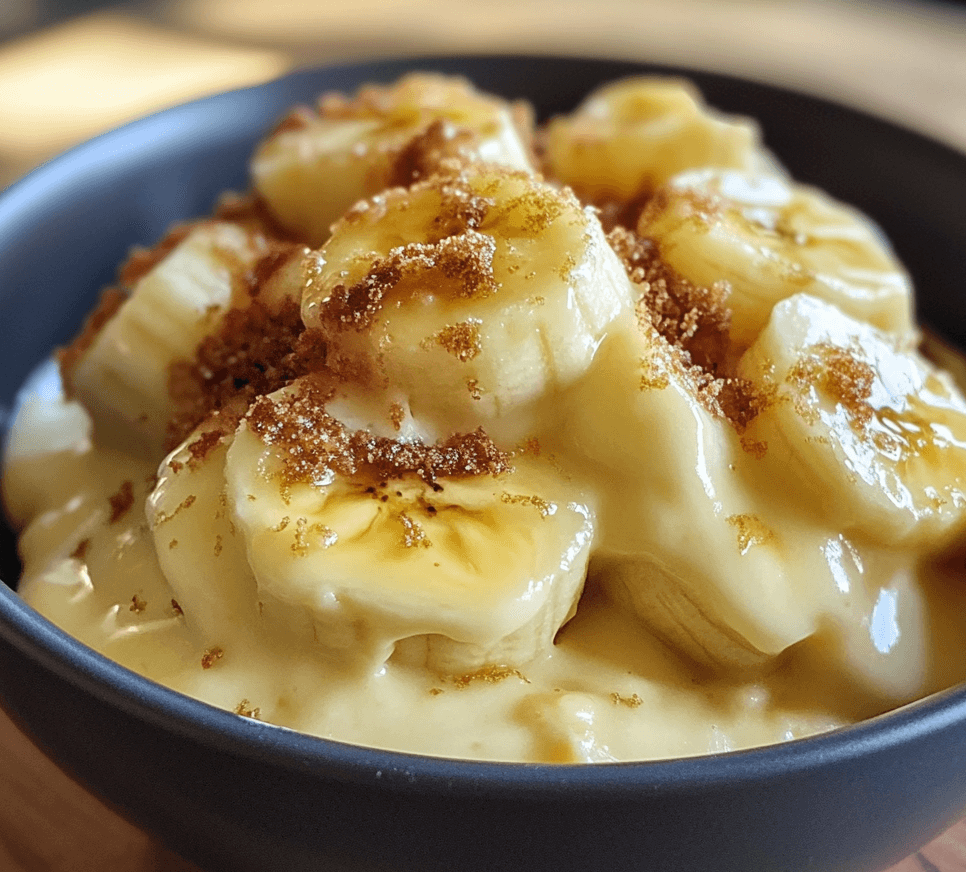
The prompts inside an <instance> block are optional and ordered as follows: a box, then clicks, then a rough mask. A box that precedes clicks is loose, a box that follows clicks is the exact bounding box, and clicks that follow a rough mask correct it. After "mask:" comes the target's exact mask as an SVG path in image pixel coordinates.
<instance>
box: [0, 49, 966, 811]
mask: <svg viewBox="0 0 966 872" xmlns="http://www.w3.org/2000/svg"><path fill="white" fill-rule="evenodd" d="M497 59H499V60H501V61H506V60H508V59H509V60H513V61H517V62H530V63H537V64H563V63H568V62H570V63H573V62H579V63H588V64H598V65H600V66H601V67H604V66H610V67H612V68H614V69H615V70H621V69H623V70H626V71H627V72H628V73H630V72H634V71H637V72H645V71H651V72H656V73H661V74H671V75H674V74H677V75H683V76H689V77H695V78H704V79H716V80H720V81H722V82H733V83H735V84H739V85H740V86H742V87H749V86H750V87H753V88H756V89H762V90H764V91H770V92H772V93H774V94H778V95H781V94H787V95H794V96H795V97H796V98H797V99H802V100H806V101H811V102H813V103H814V104H816V105H818V106H821V107H824V108H826V109H827V108H832V109H834V110H835V111H838V112H844V113H847V114H848V115H850V116H852V117H858V118H861V119H863V120H864V121H865V122H866V123H871V124H873V125H875V126H878V127H879V128H880V129H882V130H886V131H888V134H889V135H891V136H897V135H901V136H905V137H912V138H914V141H915V143H916V145H917V147H920V148H926V149H929V150H930V151H931V153H932V154H935V155H936V156H937V157H939V156H940V155H941V156H942V157H943V159H944V160H950V159H951V160H953V161H954V162H955V163H956V164H957V165H958V166H959V167H960V168H961V169H962V170H963V172H966V154H964V153H962V152H960V151H958V150H957V149H955V148H954V147H952V146H950V145H947V144H944V143H942V142H939V141H938V140H935V139H932V138H930V137H929V136H927V135H924V134H922V133H920V132H918V131H916V130H914V129H912V128H909V127H905V126H903V124H902V123H901V122H895V121H891V120H886V119H884V118H881V117H879V116H877V115H875V114H873V113H870V112H868V111H866V110H864V109H860V108H854V107H850V106H848V105H846V104H844V103H839V102H837V101H835V100H833V99H828V98H825V97H820V96H816V95H814V94H811V93H808V92H806V91H802V90H797V89H794V88H790V87H788V86H786V85H774V84H770V83H768V82H765V81H760V80H756V79H752V78H746V77H744V76H739V75H732V74H727V73H721V72H717V71H710V70H704V69H700V68H692V67H678V66H669V65H666V64H659V63H650V62H647V61H630V60H622V59H607V58H595V57H592V56H562V55H554V54H546V55H539V54H536V55H533V54H496V53H494V54H467V55H427V56H424V57H405V56H399V57H391V58H380V59H378V60H372V61H357V62H348V63H338V64H331V65H324V66H320V67H308V68H300V69H296V70H293V71H291V72H289V73H287V74H285V75H283V76H280V77H278V78H275V79H272V80H270V81H267V82H264V83H261V84H256V85H251V86H247V87H244V88H237V89H232V90H229V91H223V92H219V93H217V94H212V95H209V96H205V97H201V98H199V99H196V100H192V101H189V102H186V103H181V104H177V105H175V106H171V107H169V108H166V109H162V110H160V111H158V112H154V113H152V114H150V115H147V116H144V117H141V118H138V119H135V120H133V121H131V122H128V123H127V124H124V125H123V126H121V127H118V128H116V129H113V130H109V131H107V132H105V133H102V134H100V135H98V136H97V137H94V138H93V139H89V140H87V141H85V142H83V143H80V144H78V145H76V146H74V147H72V148H71V149H69V150H68V151H65V152H63V153H61V154H59V155H57V156H55V157H53V158H51V159H50V160H48V161H46V162H45V163H43V164H42V165H40V166H39V167H37V168H36V169H34V170H32V171H31V172H30V173H28V174H27V175H26V176H24V177H23V178H21V179H19V180H17V181H15V182H13V183H12V184H11V185H10V186H8V187H7V188H6V189H5V190H3V191H0V228H2V227H4V226H5V225H6V224H7V222H9V221H12V220H16V218H17V215H18V214H19V213H20V212H21V210H30V209H31V203H32V201H33V200H34V199H35V197H36V192H37V191H38V189H42V188H44V187H46V186H49V185H54V184H58V183H60V181H61V180H62V179H63V178H64V177H65V176H75V175H77V173H78V170H82V171H86V170H89V169H91V168H94V167H97V166H98V165H100V164H101V163H102V161H103V160H104V153H105V149H104V146H105V145H108V144H113V145H114V146H115V147H117V148H122V149H123V148H126V147H130V146H131V145H132V144H134V145H137V147H138V148H139V149H141V148H143V147H144V144H145V143H146V142H147V143H150V142H151V141H152V140H151V137H150V136H149V132H150V131H151V130H152V129H157V128H158V127H159V126H161V127H163V126H166V125H167V124H168V123H169V122H170V119H171V118H172V117H174V116H177V115H179V114H184V113H189V114H192V113H196V112H207V111H208V110H209V108H210V107H211V106H212V105H213V104H215V103H216V102H218V101H230V100H235V99H239V98H240V97H242V96H244V95H246V94H252V93H254V92H266V93H268V92H272V91H275V90H281V89H284V88H285V86H286V85H288V84H292V83H296V84H297V83H298V82H300V81H302V80H305V81H311V80H313V79H314V78H315V77H318V76H319V75H324V74H327V73H331V72H333V71H340V72H344V73H347V74H352V73H353V72H354V71H360V72H361V71H363V70H365V71H367V74H370V75H371V76H372V77H373V78H375V77H378V76H381V75H384V74H385V73H387V72H389V73H396V74H398V72H399V71H400V70H403V69H424V68H432V67H437V66H450V67H455V66H459V65H462V64H471V63H486V62H492V61H494V60H497ZM160 139H161V143H160V147H163V137H161V138H160ZM158 147H159V144H158V143H157V142H155V144H154V145H153V146H149V148H148V149H147V151H148V153H150V152H151V150H152V149H155V148H158ZM2 411H3V410H2V409H0V412H2ZM0 429H2V430H3V431H4V432H3V434H2V435H3V442H4V443H5V442H6V436H7V434H6V432H5V431H6V426H5V422H4V421H3V420H2V415H0ZM0 637H2V638H3V639H4V640H5V641H6V642H8V643H10V644H11V645H12V646H13V647H14V648H16V649H17V650H18V651H19V652H20V653H22V654H23V655H25V656H26V657H28V658H30V659H31V660H32V661H34V662H36V663H38V664H39V665H41V666H42V667H43V668H44V669H46V670H48V671H49V672H50V673H52V674H54V675H56V676H58V677H59V678H61V679H64V680H65V681H67V682H69V683H70V684H72V685H74V686H75V687H76V688H78V689H80V690H82V691H85V692H86V693H88V694H90V695H92V696H94V697H95V698H97V699H98V700H100V701H101V702H103V703H106V704H108V705H110V706H112V707H115V708H117V709H119V710H121V711H123V712H125V713H127V714H129V715H131V716H133V717H135V718H137V719H139V720H144V721H146V722H148V723H150V724H152V725H153V726H155V727H158V728H160V729H162V730H165V731H167V732H170V733H172V734H177V735H179V736H181V737H183V738H185V739H189V740H191V741H193V742H195V743H197V744H199V745H202V746H217V748H218V749H219V750H220V751H229V752H230V753H232V754H233V755H236V756H238V757H242V758H247V759H251V760H271V762H272V763H273V764H274V765H282V766H283V767H285V768H287V769H289V770H293V771H300V772H304V773H308V774H312V775H318V774H325V775H327V776H329V777H332V778H336V779H338V780H341V781H345V782H355V783H362V784H373V783H378V784H379V785H381V786H383V787H386V788H389V789H393V790H400V791H405V792H419V793H433V794H435V795H450V796H475V795H481V794H487V795H490V796H492V795H501V796H506V797H515V798H523V797H525V798H527V799H530V800H537V801H550V800H553V799H557V798H559V797H560V796H561V794H562V793H563V792H564V791H566V792H568V794H569V793H570V792H571V791H573V790H579V791H580V795H581V796H582V797H584V798H586V799H589V800H592V801H593V800H621V799H623V798H629V797H633V796H637V795H641V794H642V793H643V792H653V790H654V789H655V788H661V789H662V790H664V791H670V792H674V793H678V794H685V795H686V794H690V793H697V792H699V791H701V792H704V791H706V790H707V789H708V787H709V786H712V787H713V786H715V785H724V784H729V785H735V784H746V785H752V784H755V783H763V782H767V781H770V780H772V779H773V778H786V777H788V776H789V775H794V774H796V773H803V772H806V771H809V770H813V769H814V768H816V767H818V766H828V765H831V764H835V763H840V762H849V761H852V762H854V761H857V760H859V759H861V758H866V757H872V756H874V755H877V754H881V753H888V752H889V751H891V750H894V749H896V748H898V747H900V746H901V745H903V744H905V743H908V742H912V741H915V740H916V739H918V738H922V737H925V736H928V735H930V734H934V733H937V732H940V731H942V730H945V729H947V728H950V727H953V726H955V725H957V724H962V723H964V722H966V683H964V684H960V685H956V686H954V687H951V688H948V689H946V690H943V691H940V692H937V693H934V694H931V695H929V696H927V697H924V698H922V699H919V700H916V701H914V702H911V703H908V704H906V705H903V706H901V707H898V708H896V709H893V710H890V711H888V712H885V713H883V714H881V715H877V716H875V717H872V718H868V719H866V720H863V721H860V722H858V723H856V724H852V725H847V726H843V727H839V728H836V729H834V730H831V731H828V732H824V733H820V734H817V735H811V736H807V737H804V738H797V739H791V740H788V741H785V742H781V743H778V744H773V745H766V746H759V747H754V748H748V749H743V750H735V751H726V752H719V753H710V754H702V755H697V756H689V757H675V758H667V759H657V760H653V759H652V760H643V761H628V762H613V763H592V764H588V763H574V764H556V763H521V762H503V761H490V760H464V759H456V758H446V757H432V756H425V755H419V754H413V753H406V752H400V751H389V750H384V749H380V748H371V747H366V746H361V745H352V744H348V743H345V742H341V741H336V740H332V739H325V738H319V737H315V736H311V735H308V734H304V733H300V732H297V731H295V730H291V729H288V728H285V727H280V726H276V725H273V724H269V723H265V722H261V721H257V720H253V719H250V718H246V717H242V716H239V715H236V714H234V713H232V712H229V711H227V710H224V709H220V708H217V707H215V706H212V705H210V704H208V703H205V702H202V701H200V700H197V699H194V698H191V697H188V696H186V695H184V694H182V693H180V692H178V691H175V690H172V689H170V688H168V687H165V686H163V685H160V684H158V683H156V682H154V681H152V680H151V679H148V678H146V677H144V676H142V675H139V674H138V673H135V672H133V671H131V670H129V669H127V668H126V667H123V666H121V665H120V664H118V663H116V662H114V661H112V660H110V659H109V658H107V657H106V656H104V655H101V654H99V653H97V652H96V651H94V650H93V649H91V648H89V647H88V646H87V645H85V644H83V643H82V642H80V641H78V640H77V639H75V638H73V637H72V636H70V635H69V634H67V633H66V632H64V631H63V630H61V629H59V628H58V627H57V626H56V625H54V624H53V623H52V622H50V621H49V620H48V619H46V618H45V617H43V616H42V615H41V614H40V613H38V612H37V611H35V610H34V609H33V608H32V607H31V606H29V605H27V604H26V603H25V602H24V601H23V600H21V599H20V597H19V596H18V595H17V593H16V591H15V590H13V589H12V588H11V587H9V586H8V585H7V584H6V583H0Z"/></svg>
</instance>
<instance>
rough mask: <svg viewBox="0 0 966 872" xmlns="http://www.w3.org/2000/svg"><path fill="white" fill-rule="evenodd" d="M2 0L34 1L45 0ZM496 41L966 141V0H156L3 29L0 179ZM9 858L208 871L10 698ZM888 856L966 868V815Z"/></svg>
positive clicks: (0, 796)
mask: <svg viewBox="0 0 966 872" xmlns="http://www.w3.org/2000/svg"><path fill="white" fill-rule="evenodd" d="M2 2H4V3H7V4H9V3H12V4H13V6H14V7H23V9H24V10H27V11H28V12H29V8H30V7H31V6H33V5H34V4H35V3H36V2H37V0H2ZM4 8H5V9H6V8H8V7H6V6H5V7H4ZM14 11H15V12H16V9H15V10H14ZM25 14H26V13H25ZM498 51H516V52H534V51H535V52H541V53H554V54H581V55H592V56H605V57H617V58H625V59H638V60H644V59H647V60H653V61H658V62H668V63H676V64H682V65H690V66H694V67H698V68H705V69H713V70H720V71H725V72H734V73H738V74H741V75H744V76H747V77H750V78H755V79H759V80H766V81H771V82H775V83H778V84H785V85H790V86H792V87H795V88H798V89H801V90H808V91H812V92H815V93H818V94H820V95H823V96H828V97H832V98H835V99H838V100H840V101H844V102H848V103H852V104H855V105H859V106H862V107H864V108H868V109H871V110H873V111H875V112H877V113H879V114H881V115H884V116H887V117H890V118H892V119H895V120H898V121H900V122H901V123H903V124H906V125H909V126H912V127H916V128H918V129H920V130H923V131H925V132H927V133H931V134H932V135H934V136H936V137H937V138H940V139H944V140H945V141H947V142H950V143H952V144H953V145H956V146H958V147H960V148H962V149H963V150H964V151H966V7H962V8H958V7H955V6H952V5H940V4H936V5H934V6H933V5H930V4H928V3H925V2H900V0H892V2H882V3H879V4H873V3H871V2H844V0H785V2H783V0H715V2H712V0H677V2H675V3H667V2H664V0H599V2H598V3H596V4H593V5H591V4H588V3H587V2H586V0H560V2H550V0H536V2H532V3H529V4H522V3H519V2H518V0H489V2H487V3H484V4H464V3H452V2H436V0H358V2H356V3H354V4H351V9H347V8H346V4H343V3H331V4H330V3H326V2H325V0H322V2H320V0H274V2H272V3H265V2H264V0H158V2H156V3H155V4H154V5H151V4H150V3H145V2H143V0H142V2H138V3H132V4H131V7H130V9H126V8H125V7H124V6H123V5H122V6H117V5H114V6H112V8H111V10H110V11H109V12H102V13H95V14H91V15H88V16H85V17H83V18H79V19H75V20H71V21H68V22H66V23H62V24H60V25H57V26H56V27H54V28H50V29H47V30H44V31H41V32H37V33H32V34H28V35H27V36H24V37H21V38H20V39H18V40H16V41H10V42H7V43H6V44H0V95H2V99H0V185H3V184H6V183H8V182H11V181H13V180H14V179H15V178H16V177H17V176H19V175H20V174H22V173H23V172H26V171H27V170H28V169H30V168H31V167H33V166H36V165H37V164H39V163H40V162H42V161H43V160H45V159H46V158H48V157H50V156H52V155H53V154H55V153H57V152H59V151H62V150H63V149H65V148H67V147H68V146H70V145H71V144H73V143H74V142H77V141H80V140H82V139H85V138H88V137H89V136H92V135H94V134H96V133H98V132H100V131H101V130H104V129H107V128H110V127H112V126H115V125H117V124H120V123H123V122H124V121H127V120H129V119H131V118H134V117H137V116H139V115H143V114H145V113H147V112H150V111H154V110H156V109H160V108H163V107H164V106H166V105H172V104H174V103H177V102H181V101H182V100H185V99H190V98H193V97H197V96H201V95H204V94H206V93H212V92H214V91H218V90H223V89H225V88H229V87H237V86H241V85H245V84H250V83H253V82H258V81H264V80H266V79H269V78H271V77H273V76H276V75H279V74H281V73H282V72H284V71H285V70H287V69H290V68H291V67H293V66H297V65H304V64H310V63H323V62H334V61H338V60H345V59H355V58H362V57H369V56H374V55H423V54H432V53H460V52H498ZM0 869H2V870H4V872H40V870H43V872H87V870H112V872H192V870H194V872H197V868H196V867H195V866H193V865H191V864H189V863H186V862H185V861H184V860H182V859H181V858H179V857H177V856H175V855H174V854H172V853H171V852H170V851H168V850H167V849H165V848H164V847H163V846H161V845H159V844H157V843H156V842H155V841H154V840H153V839H152V838H151V837H149V836H148V835H146V834H145V833H143V832H141V831H140V830H138V829H137V828H136V827H134V826H132V825H131V824H129V823H128V822H126V821H125V820H124V819H123V818H122V817H121V816H120V815H118V814H117V813H116V812H115V811H113V810H111V809H109V808H107V807H106V806H104V805H103V804H102V803H101V802H100V801H99V800H97V799H95V798H94V797H93V796H91V795H90V794H89V793H87V792H86V791H85V790H84V789H83V788H81V787H79V786H78V785H77V784H75V783H74V782H73V781H71V780H70V779H69V778H68V777H67V776H65V775H64V774H63V773H61V772H60V771H59V770H58V769H57V767H56V766H54V764H52V763H51V762H50V761H48V760H47V759H46V758H45V757H44V756H43V755H42V754H41V753H40V752H39V751H38V750H37V749H36V748H34V746H33V745H32V744H31V743H30V742H29V740H28V739H27V738H26V737H25V736H23V734H22V733H20V732H19V730H17V728H16V727H15V726H14V725H13V724H12V723H11V722H10V721H9V719H7V718H6V717H5V716H3V715H2V714H0ZM890 872H966V822H963V823H960V824H957V825H956V826H954V827H953V828H952V829H951V830H949V831H948V832H947V833H946V834H944V835H943V836H941V837H940V838H938V839H937V840H935V841H934V842H933V843H931V844H930V845H929V846H927V847H926V848H924V849H923V850H922V851H921V852H918V853H917V854H915V855H914V856H913V857H910V858H908V859H907V860H904V861H903V862H902V863H900V864H899V865H897V866H895V867H894V868H893V869H892V870H890Z"/></svg>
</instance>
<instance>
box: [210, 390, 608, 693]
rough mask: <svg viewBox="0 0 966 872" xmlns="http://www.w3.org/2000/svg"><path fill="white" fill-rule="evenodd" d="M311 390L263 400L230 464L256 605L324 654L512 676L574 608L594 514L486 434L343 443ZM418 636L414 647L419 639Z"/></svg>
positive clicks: (541, 468) (563, 485)
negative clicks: (302, 622) (279, 612)
mask: <svg viewBox="0 0 966 872" xmlns="http://www.w3.org/2000/svg"><path fill="white" fill-rule="evenodd" d="M324 402H325V395H324V394H322V393H321V392H320V391H319V390H318V389H316V388H314V387H313V386H312V382H311V381H308V380H300V382H297V383H296V384H295V385H293V386H292V387H291V388H288V389H285V390H283V391H280V392H278V393H276V394H273V395H271V396H268V397H262V398H260V399H259V400H258V401H256V403H255V404H254V406H253V407H252V410H251V411H250V413H249V415H248V417H247V418H246V420H245V421H243V423H242V424H241V426H240V427H239V429H238V431H237V433H236V435H235V439H234V442H233V444H232V447H231V448H230V449H229V451H228V456H227V462H226V465H225V475H226V480H227V495H228V501H229V505H230V507H231V511H232V516H233V518H234V521H235V524H236V526H237V528H238V530H239V531H240V533H241V535H242V536H243V537H244V541H245V544H246V547H247V553H248V561H249V563H250V565H251V567H252V570H253V571H254V574H255V578H256V579H257V582H258V589H259V595H260V596H261V597H262V598H263V599H275V600H279V601H282V602H284V603H288V604H292V605H297V606H300V607H302V608H304V609H305V610H307V611H308V613H310V614H311V615H312V617H313V619H314V621H315V624H316V627H317V634H318V638H319V642H320V644H322V645H323V646H327V647H329V648H331V649H333V650H336V651H337V650H340V649H341V650H346V651H348V650H355V651H357V652H366V653H367V655H368V657H370V658H371V659H372V660H374V661H375V662H382V661H384V660H385V659H386V658H387V657H388V656H389V655H390V654H391V653H392V650H393V647H394V645H395V644H396V643H397V642H400V640H406V641H405V642H404V643H403V644H402V645H401V646H400V648H401V649H404V651H405V657H406V659H407V660H409V661H412V660H417V659H418V660H420V661H421V662H424V663H425V664H426V665H428V666H429V667H430V668H431V669H434V670H436V671H438V672H440V673H444V674H445V673H450V674H455V673H465V672H468V671H472V670H475V669H479V668H482V667H484V666H487V665H494V664H497V665H508V666H511V667H516V666H519V665H522V664H524V663H526V662H527V661H529V660H531V659H532V658H534V657H535V656H536V655H537V654H539V653H540V652H541V651H544V650H546V649H547V648H548V647H549V646H550V645H551V643H552V640H553V637H554V634H555V633H556V631H557V630H558V629H559V627H560V626H561V625H562V624H563V623H564V622H565V621H566V620H568V619H569V618H570V617H571V616H572V614H573V612H574V610H575V609H576V603H577V599H578V597H579V596H580V592H581V589H582V587H583V582H584V576H585V571H586V564H587V560H588V556H589V551H590V545H591V540H592V537H593V530H594V520H593V517H594V516H593V512H592V509H591V507H590V506H589V505H588V504H587V503H586V502H581V501H580V500H579V498H577V499H575V497H574V494H573V491H574V488H573V487H572V486H571V484H570V483H569V482H567V481H566V480H564V479H563V478H562V476H561V475H560V474H559V473H557V472H556V471H555V470H554V469H553V468H552V467H551V466H550V465H549V463H547V462H545V461H544V462H541V461H540V460H538V459H535V458H533V457H519V458H514V460H513V465H512V467H510V466H509V464H508V463H507V460H506V458H505V457H504V456H502V455H500V453H499V452H497V451H496V449H495V448H494V447H493V446H492V443H490V442H489V440H488V439H487V437H485V436H484V435H483V434H482V433H481V432H478V433H476V434H470V435H469V436H465V437H454V438H453V439H451V440H448V441H447V442H446V443H443V444H437V445H435V446H426V445H425V444H423V443H420V442H404V441H401V440H396V441H394V440H388V439H378V438H376V437H373V436H371V435H369V434H367V433H363V432H352V431H349V430H347V429H346V428H345V427H344V426H343V425H342V424H341V423H339V422H338V421H336V420H335V419H334V418H332V417H331V416H329V415H328V414H327V413H326V411H325V409H324V406H323V403H324ZM414 637H416V638H414Z"/></svg>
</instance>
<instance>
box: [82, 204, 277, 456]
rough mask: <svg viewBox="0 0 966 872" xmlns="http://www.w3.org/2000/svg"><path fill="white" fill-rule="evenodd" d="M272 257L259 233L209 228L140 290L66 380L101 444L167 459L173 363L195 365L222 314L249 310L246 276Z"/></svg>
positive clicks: (188, 240)
mask: <svg viewBox="0 0 966 872" xmlns="http://www.w3.org/2000/svg"><path fill="white" fill-rule="evenodd" d="M267 253H268V244H267V242H266V240H265V238H264V237H263V236H262V235H261V234H260V233H257V232H254V231H250V230H247V229H244V228H242V227H239V226H238V225H235V224H232V223H227V222H206V223H204V224H200V225H198V226H196V227H195V228H193V229H192V230H191V231H190V232H189V233H188V234H187V236H185V238H184V239H183V240H182V241H181V242H180V243H179V244H178V245H177V246H175V247H174V248H173V249H172V250H171V251H170V252H169V253H168V254H167V255H166V256H165V257H163V258H162V259H161V260H160V262H158V263H157V264H156V265H155V266H154V267H153V268H152V269H150V270H149V271H148V273H147V274H146V275H144V276H143V278H141V279H140V280H139V281H138V282H137V283H136V284H135V286H134V287H133V289H132V291H131V295H130V296H129V297H128V298H127V299H126V300H124V301H123V302H122V303H121V305H120V307H119V308H118V310H117V311H116V312H115V313H114V314H113V316H112V317H111V318H110V319H109V320H108V321H107V322H106V323H105V324H104V325H103V326H102V327H101V328H100V330H99V331H98V332H97V333H96V334H95V335H94V336H93V339H92V341H91V342H90V345H89V346H87V347H83V348H80V349H78V350H79V355H77V359H76V361H74V362H73V363H72V364H71V365H70V366H69V368H68V371H67V373H66V383H67V385H68V388H69V390H70V392H71V393H72V394H73V395H74V396H75V397H76V398H77V399H79V400H80V401H81V402H82V403H83V404H84V406H85V407H86V408H87V409H88V411H89V412H90V413H91V417H92V418H93V420H94V428H95V434H96V437H97V438H98V439H100V440H108V441H111V442H113V443H115V444H117V445H118V446H119V447H122V448H124V449H126V450H129V451H132V452H133V453H135V454H139V455H141V454H145V453H147V455H148V456H150V457H153V458H154V459H155V462H157V460H158V459H159V458H160V457H162V456H163V455H164V453H165V448H166V445H165V443H166V440H167V437H168V423H169V421H170V420H171V418H172V415H173V414H174V412H175V407H174V403H173V400H172V397H171V393H170V391H169V379H170V367H171V364H172V362H174V361H176V360H179V359H190V358H192V357H193V356H194V353H195V348H196V347H197V345H198V343H199V342H200V341H201V340H202V339H203V338H204V337H205V336H206V335H207V334H209V333H211V332H212V331H213V330H214V329H215V327H216V326H217V325H218V323H219V321H220V319H221V318H222V317H223V316H224V314H225V312H226V311H228V309H229V308H231V307H232V306H233V305H243V304H246V303H247V300H248V299H249V297H248V294H247V284H246V276H247V275H249V273H250V271H251V270H252V269H253V267H254V266H255V264H256V263H257V262H258V261H259V260H260V258H262V257H263V256H265V255H266V254H267Z"/></svg>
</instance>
